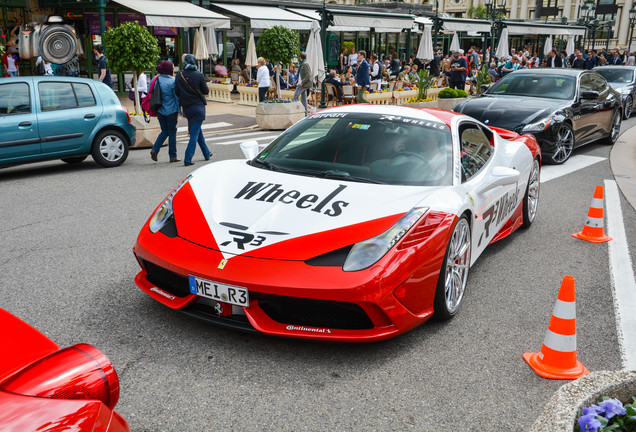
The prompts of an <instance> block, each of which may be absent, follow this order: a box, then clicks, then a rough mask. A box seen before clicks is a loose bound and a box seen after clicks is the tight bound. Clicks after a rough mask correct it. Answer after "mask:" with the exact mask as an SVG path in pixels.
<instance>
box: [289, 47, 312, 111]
mask: <svg viewBox="0 0 636 432" xmlns="http://www.w3.org/2000/svg"><path fill="white" fill-rule="evenodd" d="M300 61H301V64H300V69H299V70H298V78H299V79H298V85H297V86H296V91H295V92H294V97H293V98H292V99H293V100H295V101H297V100H298V98H299V97H300V101H301V102H302V104H303V106H304V107H305V115H307V113H308V111H309V108H308V106H307V91H308V90H310V89H311V87H312V85H313V82H312V81H313V80H312V78H311V68H310V67H309V62H308V61H307V54H306V53H304V52H303V53H300Z"/></svg>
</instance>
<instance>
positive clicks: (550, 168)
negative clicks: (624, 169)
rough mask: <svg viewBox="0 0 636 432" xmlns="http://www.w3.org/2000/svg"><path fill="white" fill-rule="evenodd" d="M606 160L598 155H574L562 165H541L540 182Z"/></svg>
mask: <svg viewBox="0 0 636 432" xmlns="http://www.w3.org/2000/svg"><path fill="white" fill-rule="evenodd" d="M604 160H607V158H603V157H598V156H586V155H575V156H572V157H571V158H570V159H568V160H567V162H565V163H564V164H563V165H544V166H542V167H541V183H545V182H547V181H550V180H554V179H555V178H559V177H561V176H564V175H566V174H570V173H573V172H574V171H578V170H580V169H583V168H585V167H588V166H590V165H594V164H595V163H598V162H601V161H604Z"/></svg>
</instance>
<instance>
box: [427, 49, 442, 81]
mask: <svg viewBox="0 0 636 432" xmlns="http://www.w3.org/2000/svg"><path fill="white" fill-rule="evenodd" d="M441 63H442V57H441V56H440V55H439V52H438V51H437V50H434V51H433V60H432V61H431V64H430V68H431V72H430V73H431V76H433V77H435V78H437V77H438V76H439V66H440V64H441Z"/></svg>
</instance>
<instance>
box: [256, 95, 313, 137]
mask: <svg viewBox="0 0 636 432" xmlns="http://www.w3.org/2000/svg"><path fill="white" fill-rule="evenodd" d="M304 118H305V107H303V104H301V103H300V102H298V101H293V100H291V99H278V98H277V99H272V100H266V101H265V102H263V103H260V104H258V106H257V107H256V124H257V125H258V127H259V128H261V129H266V130H280V129H287V128H288V127H290V126H291V125H293V124H294V123H296V122H297V121H300V120H302V119H304Z"/></svg>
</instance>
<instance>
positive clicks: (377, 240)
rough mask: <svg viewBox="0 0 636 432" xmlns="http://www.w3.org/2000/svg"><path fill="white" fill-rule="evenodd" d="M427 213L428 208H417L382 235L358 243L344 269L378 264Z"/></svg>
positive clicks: (352, 269)
mask: <svg viewBox="0 0 636 432" xmlns="http://www.w3.org/2000/svg"><path fill="white" fill-rule="evenodd" d="M427 211H428V207H416V208H414V209H412V210H411V211H410V212H408V213H407V214H405V215H404V216H402V218H400V220H399V221H397V222H396V223H395V224H394V225H393V226H392V227H391V228H389V229H388V230H386V231H385V232H383V233H382V234H380V235H378V236H376V237H373V238H370V239H368V240H364V241H361V242H359V243H356V244H355V245H354V246H353V248H352V249H351V252H349V256H347V259H346V261H345V263H344V265H343V266H342V269H343V270H344V271H358V270H362V269H365V268H367V267H370V266H372V265H373V264H375V263H376V262H378V260H379V259H380V258H382V257H383V256H384V255H385V254H386V253H387V252H388V251H389V250H390V249H391V248H392V247H393V246H394V245H395V244H396V243H397V242H398V241H399V240H400V239H401V238H402V237H404V234H406V233H407V232H408V230H410V229H411V227H412V226H413V225H415V223H416V222H417V221H418V220H420V218H421V217H422V216H423V215H424V214H425V213H426V212H427Z"/></svg>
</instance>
